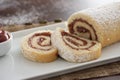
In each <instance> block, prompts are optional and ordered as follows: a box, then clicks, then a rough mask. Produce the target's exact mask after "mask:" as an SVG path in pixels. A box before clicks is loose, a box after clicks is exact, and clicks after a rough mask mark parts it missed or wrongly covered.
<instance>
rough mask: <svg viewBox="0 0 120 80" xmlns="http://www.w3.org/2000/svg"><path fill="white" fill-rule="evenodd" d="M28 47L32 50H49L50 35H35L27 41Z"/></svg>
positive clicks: (48, 33) (45, 33) (43, 33)
mask: <svg viewBox="0 0 120 80" xmlns="http://www.w3.org/2000/svg"><path fill="white" fill-rule="evenodd" d="M28 45H29V46H30V47H32V48H34V49H38V50H45V51H47V50H50V49H51V48H52V46H51V33H50V32H42V33H35V34H34V35H33V36H31V37H30V38H29V39H28Z"/></svg>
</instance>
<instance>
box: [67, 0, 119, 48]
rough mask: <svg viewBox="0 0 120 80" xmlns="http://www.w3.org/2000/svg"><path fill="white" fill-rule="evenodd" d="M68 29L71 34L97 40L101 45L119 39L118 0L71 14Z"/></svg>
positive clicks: (103, 45) (106, 44)
mask: <svg viewBox="0 0 120 80" xmlns="http://www.w3.org/2000/svg"><path fill="white" fill-rule="evenodd" d="M68 29H69V32H70V33H71V34H75V35H78V36H80V37H84V38H88V39H90V40H95V41H99V42H100V43H101V44H102V47H105V46H108V45H110V44H112V43H115V42H118V41H120V2H114V3H110V4H107V5H103V6H99V7H96V8H89V9H85V10H82V11H79V12H76V13H74V14H72V15H71V16H70V17H69V19H68Z"/></svg>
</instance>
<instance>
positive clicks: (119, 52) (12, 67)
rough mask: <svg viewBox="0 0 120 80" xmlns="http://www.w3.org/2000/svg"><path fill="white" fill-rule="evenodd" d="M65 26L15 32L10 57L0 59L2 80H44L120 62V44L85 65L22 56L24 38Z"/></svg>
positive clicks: (63, 23)
mask: <svg viewBox="0 0 120 80" xmlns="http://www.w3.org/2000/svg"><path fill="white" fill-rule="evenodd" d="M65 26H66V23H65V22H62V23H57V24H54V25H48V26H44V27H38V28H32V29H27V30H22V31H17V32H13V33H12V34H13V37H14V40H13V43H12V49H11V50H10V52H9V53H8V55H6V56H4V57H0V80H19V79H28V78H33V77H34V78H35V77H37V78H39V79H43V78H48V77H52V76H57V75H60V74H65V73H69V72H73V71H77V70H81V69H85V68H90V67H93V66H98V65H102V64H106V63H110V62H115V61H118V60H120V42H118V43H115V44H113V45H111V46H108V47H106V48H104V49H103V50H102V56H101V57H100V58H99V59H97V60H94V61H90V62H85V63H70V62H67V61H64V60H63V59H60V58H59V59H57V60H56V61H54V62H51V63H37V62H32V61H29V60H27V59H25V58H24V57H23V56H22V54H21V50H20V43H21V39H22V37H23V36H25V35H27V34H29V33H31V32H34V31H37V30H44V29H45V30H47V29H50V30H54V29H55V28H57V27H63V28H65Z"/></svg>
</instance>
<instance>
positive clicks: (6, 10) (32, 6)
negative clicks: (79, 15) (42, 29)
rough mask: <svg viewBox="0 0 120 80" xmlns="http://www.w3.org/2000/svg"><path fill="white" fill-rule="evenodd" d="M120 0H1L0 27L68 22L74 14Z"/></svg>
mask: <svg viewBox="0 0 120 80" xmlns="http://www.w3.org/2000/svg"><path fill="white" fill-rule="evenodd" d="M115 1H119V0H0V25H11V24H24V23H28V22H32V23H37V22H39V21H41V20H47V21H54V20H55V19H62V20H64V21H65V20H67V18H68V17H69V16H70V15H71V14H72V13H74V12H76V11H80V10H82V9H85V8H89V7H95V6H97V5H102V4H106V3H110V2H115Z"/></svg>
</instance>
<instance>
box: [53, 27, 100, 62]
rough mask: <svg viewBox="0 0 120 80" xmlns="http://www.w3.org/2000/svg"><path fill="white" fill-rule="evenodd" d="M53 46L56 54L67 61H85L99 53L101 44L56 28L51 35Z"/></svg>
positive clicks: (96, 56)
mask: <svg viewBox="0 0 120 80" xmlns="http://www.w3.org/2000/svg"><path fill="white" fill-rule="evenodd" d="M51 41H52V43H53V46H55V47H57V48H58V54H59V55H60V57H62V58H63V59H65V60H67V61H69V62H86V61H90V60H94V59H97V58H99V57H100V55H101V44H100V43H98V42H96V41H91V40H88V39H84V38H80V37H78V36H76V35H73V34H70V33H68V32H66V31H64V30H63V29H60V28H58V29H57V30H55V31H54V32H53V33H52V35H51Z"/></svg>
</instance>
